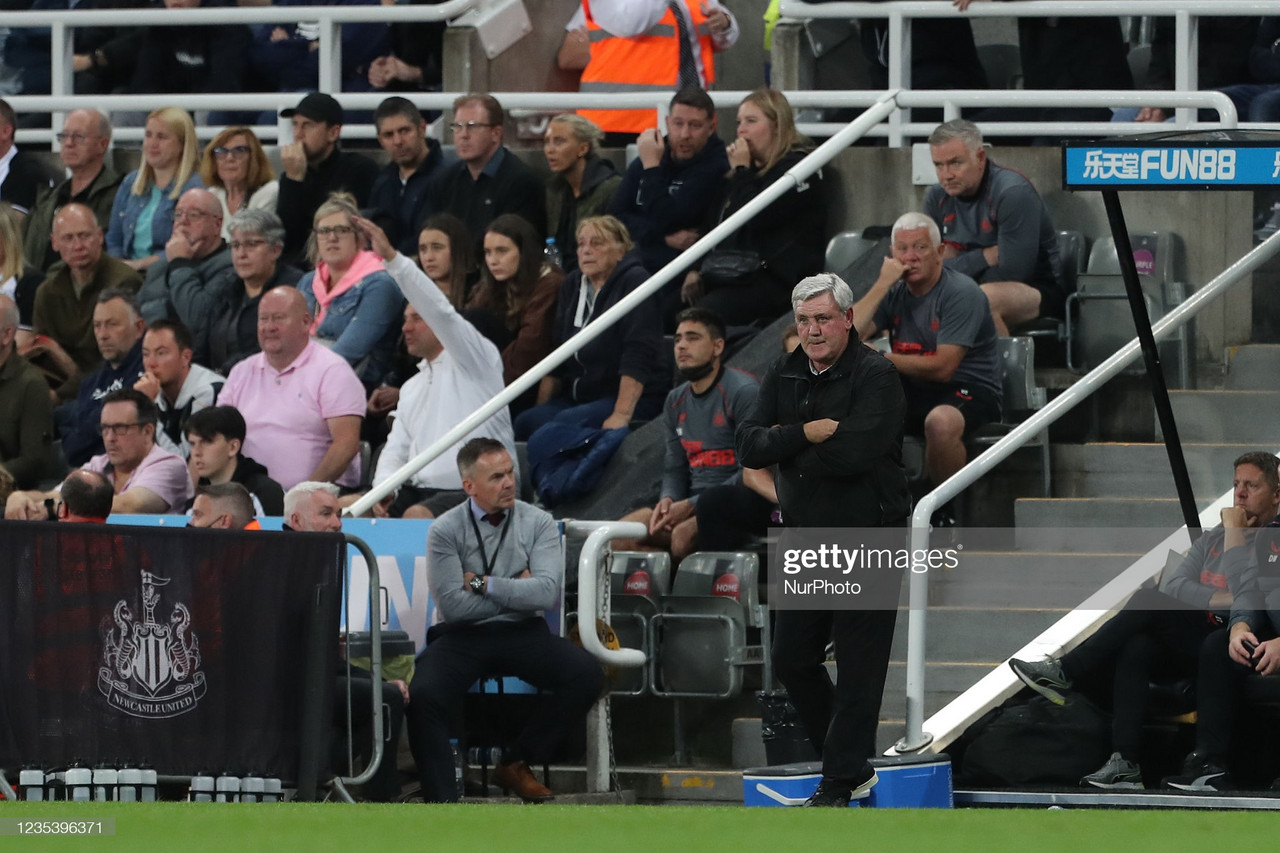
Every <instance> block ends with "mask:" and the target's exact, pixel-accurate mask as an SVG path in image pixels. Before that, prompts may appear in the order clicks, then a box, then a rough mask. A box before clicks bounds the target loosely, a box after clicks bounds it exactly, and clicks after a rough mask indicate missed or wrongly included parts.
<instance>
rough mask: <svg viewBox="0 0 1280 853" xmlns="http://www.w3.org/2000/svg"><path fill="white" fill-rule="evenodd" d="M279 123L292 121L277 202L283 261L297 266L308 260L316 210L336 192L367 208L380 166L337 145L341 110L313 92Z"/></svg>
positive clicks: (283, 150) (284, 112)
mask: <svg viewBox="0 0 1280 853" xmlns="http://www.w3.org/2000/svg"><path fill="white" fill-rule="evenodd" d="M280 118H287V119H290V120H291V121H292V122H293V142H291V143H289V144H288V145H282V146H281V147H280V162H281V165H283V166H284V174H283V175H281V176H280V195H279V196H278V197H277V198H276V213H278V214H279V215H280V220H281V221H282V222H283V223H284V229H285V235H286V236H285V243H284V256H285V259H286V260H288V261H290V262H291V263H292V262H296V261H300V260H302V259H303V258H304V252H305V248H306V243H307V237H309V236H310V235H311V218H312V217H313V216H314V215H315V212H316V208H318V207H319V206H320V205H321V204H322V203H323V202H324V201H325V199H327V198H328V197H329V195H330V194H331V193H335V192H349V193H351V194H352V195H353V196H355V197H356V203H357V204H358V205H360V206H361V207H363V206H364V205H365V204H366V203H367V202H368V200H369V187H371V186H372V185H373V181H374V179H375V178H376V177H377V174H378V167H377V165H376V164H375V163H374V162H373V161H372V160H370V159H369V158H368V157H365V156H364V155H362V154H353V153H351V152H349V151H343V150H342V149H341V147H340V146H339V145H338V138H339V137H340V136H342V123H343V121H344V119H343V113H342V105H341V104H339V103H338V102H337V101H336V100H335V99H334V98H333V97H332V96H330V95H326V94H325V93H323V92H311V93H310V94H308V95H307V96H306V97H304V98H303V99H302V100H301V101H299V102H298V106H296V107H292V108H290V109H287V110H281V111H280Z"/></svg>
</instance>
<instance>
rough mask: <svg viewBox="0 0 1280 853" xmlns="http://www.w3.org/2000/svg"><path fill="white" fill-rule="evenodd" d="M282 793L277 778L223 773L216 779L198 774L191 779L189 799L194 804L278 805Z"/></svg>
mask: <svg viewBox="0 0 1280 853" xmlns="http://www.w3.org/2000/svg"><path fill="white" fill-rule="evenodd" d="M280 793H281V786H280V780H279V779H276V778H264V777H262V776H244V777H240V776H232V775H231V774H230V773H223V774H222V775H221V776H219V777H217V778H216V779H215V778H214V777H212V776H208V775H205V774H203V773H198V774H196V775H195V776H192V777H191V789H190V792H189V793H188V795H187V799H188V800H190V801H191V802H193V803H278V802H280Z"/></svg>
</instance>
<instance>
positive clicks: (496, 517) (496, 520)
mask: <svg viewBox="0 0 1280 853" xmlns="http://www.w3.org/2000/svg"><path fill="white" fill-rule="evenodd" d="M480 517H481V518H482V519H483V520H485V521H487V522H489V523H490V524H492V525H493V526H494V527H497V526H498V525H499V524H501V523H502V519H503V518H505V517H506V513H502V512H486V513H485V514H484V515H482V516H480Z"/></svg>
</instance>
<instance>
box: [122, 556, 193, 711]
mask: <svg viewBox="0 0 1280 853" xmlns="http://www.w3.org/2000/svg"><path fill="white" fill-rule="evenodd" d="M168 583H169V579H168V578H160V577H156V576H155V575H153V574H151V573H150V572H148V571H143V572H142V620H141V621H138V620H137V619H136V618H135V617H134V614H133V611H132V610H130V609H129V604H128V602H126V601H125V600H124V599H121V600H120V601H118V602H116V606H115V610H114V612H113V614H112V616H110V617H109V618H106V619H103V620H102V641H103V648H102V667H101V668H100V669H99V670H98V689H99V690H100V691H102V695H104V696H106V697H107V702H108V703H110V705H111V706H112V707H113V708H116V709H118V710H120V711H123V712H124V713H126V714H129V715H130V716H134V717H147V718H153V719H160V718H164V717H176V716H178V715H179V714H185V713H186V712H188V711H190V710H191V709H193V708H194V707H195V706H196V703H197V702H198V701H200V697H202V696H204V693H205V679H204V673H203V672H200V643H199V641H198V640H197V639H196V636H195V634H193V633H192V632H191V630H190V626H191V613H190V611H188V610H187V608H186V605H183V604H175V605H174V606H173V612H172V614H170V616H169V619H168V621H166V622H157V621H156V618H155V612H156V605H158V604H159V603H160V593H159V592H158V590H157V587H162V586H165V585H166V584H168Z"/></svg>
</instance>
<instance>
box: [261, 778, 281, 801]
mask: <svg viewBox="0 0 1280 853" xmlns="http://www.w3.org/2000/svg"><path fill="white" fill-rule="evenodd" d="M262 801H263V802H264V803H278V802H280V780H279V779H275V778H271V779H263V780H262Z"/></svg>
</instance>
